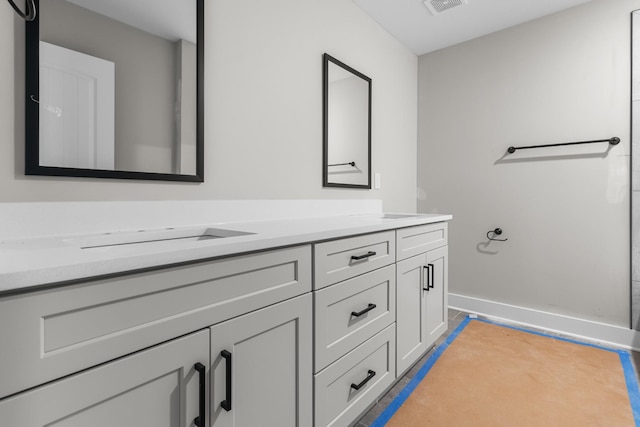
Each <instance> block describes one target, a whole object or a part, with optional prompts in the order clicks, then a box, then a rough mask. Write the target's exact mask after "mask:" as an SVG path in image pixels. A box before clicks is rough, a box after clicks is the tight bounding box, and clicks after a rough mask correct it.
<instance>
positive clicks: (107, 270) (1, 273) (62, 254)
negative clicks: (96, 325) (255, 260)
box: [0, 212, 452, 293]
mask: <svg viewBox="0 0 640 427" xmlns="http://www.w3.org/2000/svg"><path fill="white" fill-rule="evenodd" d="M450 219H452V216H451V215H447V214H407V215H406V216H405V215H399V214H394V215H388V216H385V215H384V214H382V213H380V212H374V213H363V214H351V215H337V216H324V217H313V218H309V217H304V218H288V219H269V220H266V221H242V222H232V221H228V222H215V223H199V224H190V225H188V226H180V227H156V228H150V229H140V230H135V231H131V230H128V231H115V232H110V231H107V232H105V231H104V230H102V231H100V232H97V233H86V234H80V235H78V234H75V235H73V234H72V235H70V234H66V235H58V236H56V235H52V236H46V237H38V236H31V237H26V238H10V239H4V240H0V293H6V292H15V291H23V290H31V289H33V288H35V287H38V286H42V285H48V284H58V283H66V282H72V281H76V280H81V279H88V278H95V277H100V276H105V275H110V274H117V273H124V272H133V271H136V270H141V269H148V268H156V267H163V266H168V265H172V264H179V263H185V262H193V261H198V260H206V259H211V258H217V257H224V256H230V255H237V254H241V253H246V252H254V251H262V250H268V249H275V248H280V247H286V246H292V245H300V244H308V243H313V242H318V241H323V240H329V239H335V238H341V237H348V236H354V235H359V234H365V233H373V232H378V231H385V230H393V229H396V228H402V227H410V226H415V225H423V224H429V223H435V222H442V221H448V220H450ZM207 228H213V229H222V230H232V231H236V232H244V233H251V234H242V235H236V236H231V237H225V238H211V239H205V240H197V239H182V238H178V239H161V238H157V237H156V238H157V240H154V239H149V240H147V239H146V238H145V236H151V235H153V236H162V233H163V232H164V231H165V230H173V231H172V232H175V231H181V230H184V231H189V229H193V230H195V231H197V232H200V230H206V229H207ZM133 234H136V238H134V239H133V240H132V239H131V236H132V235H133ZM188 234H189V233H186V234H185V235H188ZM137 236H141V237H140V238H139V239H138V238H137ZM103 239H104V240H103ZM119 239H120V240H119ZM127 239H128V240H127ZM102 241H103V242H106V243H105V244H104V245H103V244H101V242H102ZM119 241H127V242H133V243H125V244H119V243H117V242H119ZM87 242H91V243H90V244H88V243H87ZM114 242H116V243H114ZM137 242H143V244H139V243H137Z"/></svg>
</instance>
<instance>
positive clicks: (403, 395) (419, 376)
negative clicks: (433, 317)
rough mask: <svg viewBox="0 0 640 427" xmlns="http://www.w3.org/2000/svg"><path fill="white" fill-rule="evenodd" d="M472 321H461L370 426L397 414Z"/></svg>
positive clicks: (376, 425) (382, 424)
mask: <svg viewBox="0 0 640 427" xmlns="http://www.w3.org/2000/svg"><path fill="white" fill-rule="evenodd" d="M470 321H471V319H470V318H469V317H467V318H466V319H464V320H463V321H462V323H460V325H459V326H458V327H457V328H456V329H455V330H454V331H453V332H452V333H451V335H449V336H448V337H447V339H446V340H445V342H443V343H442V344H441V345H440V346H438V348H436V349H435V350H434V352H433V354H432V355H431V356H430V357H429V358H428V359H427V361H426V362H425V363H424V365H422V368H420V370H419V371H418V372H417V373H416V376H415V377H413V378H412V379H411V381H410V382H409V384H407V385H406V386H405V388H403V389H402V391H401V392H400V394H398V395H397V396H396V398H395V399H393V400H392V401H391V403H390V404H389V406H387V407H386V408H385V410H384V411H382V413H381V414H380V415H379V416H378V418H376V420H375V421H374V422H373V424H371V426H370V427H382V426H384V425H385V424H386V423H387V422H388V421H389V420H390V419H391V417H392V416H393V414H395V413H396V411H397V410H398V409H399V408H400V406H402V404H403V403H404V401H405V400H407V398H408V397H409V395H411V393H412V392H413V390H415V388H416V387H418V384H420V381H422V380H423V379H424V377H425V376H426V375H427V373H428V372H429V370H430V369H431V367H432V366H433V365H434V364H435V363H436V362H437V361H438V359H439V358H440V356H441V355H442V353H444V351H445V350H446V349H447V347H449V345H450V344H451V343H452V342H453V340H455V339H456V337H457V336H458V335H459V334H460V332H462V330H463V329H464V327H465V326H467V324H468V323H469V322H470Z"/></svg>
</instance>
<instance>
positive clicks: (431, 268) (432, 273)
mask: <svg viewBox="0 0 640 427" xmlns="http://www.w3.org/2000/svg"><path fill="white" fill-rule="evenodd" d="M427 265H428V266H429V273H431V280H430V281H429V287H430V288H431V289H433V286H434V285H433V284H434V283H435V277H434V276H435V273H434V272H435V271H436V267H435V266H434V265H433V264H427Z"/></svg>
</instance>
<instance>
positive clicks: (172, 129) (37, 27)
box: [25, 0, 204, 182]
mask: <svg viewBox="0 0 640 427" xmlns="http://www.w3.org/2000/svg"><path fill="white" fill-rule="evenodd" d="M34 3H35V7H36V9H37V11H38V12H37V14H36V17H35V19H34V20H33V21H30V22H27V23H26V43H25V45H26V58H25V59H26V61H25V62H26V81H25V89H26V101H25V102H26V105H25V122H26V123H25V124H26V129H25V173H26V174H27V175H46V176H69V177H94V178H119V179H141V180H163V181H188V182H203V181H204V0H187V1H185V0H159V1H158V0H140V1H135V2H132V1H128V0H46V1H39V0H34Z"/></svg>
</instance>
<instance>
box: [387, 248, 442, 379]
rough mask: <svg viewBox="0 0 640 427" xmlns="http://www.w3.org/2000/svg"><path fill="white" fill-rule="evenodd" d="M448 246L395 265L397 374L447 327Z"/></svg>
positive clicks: (417, 357) (422, 352)
mask: <svg viewBox="0 0 640 427" xmlns="http://www.w3.org/2000/svg"><path fill="white" fill-rule="evenodd" d="M447 268H448V264H447V247H446V246H444V247H441V248H438V249H434V250H432V251H429V252H426V253H423V254H420V255H417V256H414V257H411V258H408V259H405V260H403V261H400V262H398V264H397V280H396V313H397V314H396V316H397V317H396V335H397V337H396V341H397V353H396V364H397V365H396V366H397V374H398V376H400V375H401V374H402V373H403V372H404V371H406V370H407V369H408V368H409V367H410V366H411V365H412V364H413V363H414V362H415V361H416V360H418V359H419V358H420V357H421V356H422V355H423V354H424V353H425V352H426V351H427V350H428V349H429V347H430V346H431V345H433V343H435V341H436V339H437V338H438V337H439V336H440V335H442V334H443V333H444V332H445V331H446V330H447V319H448V317H447V307H448V287H447V284H448V282H447Z"/></svg>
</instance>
